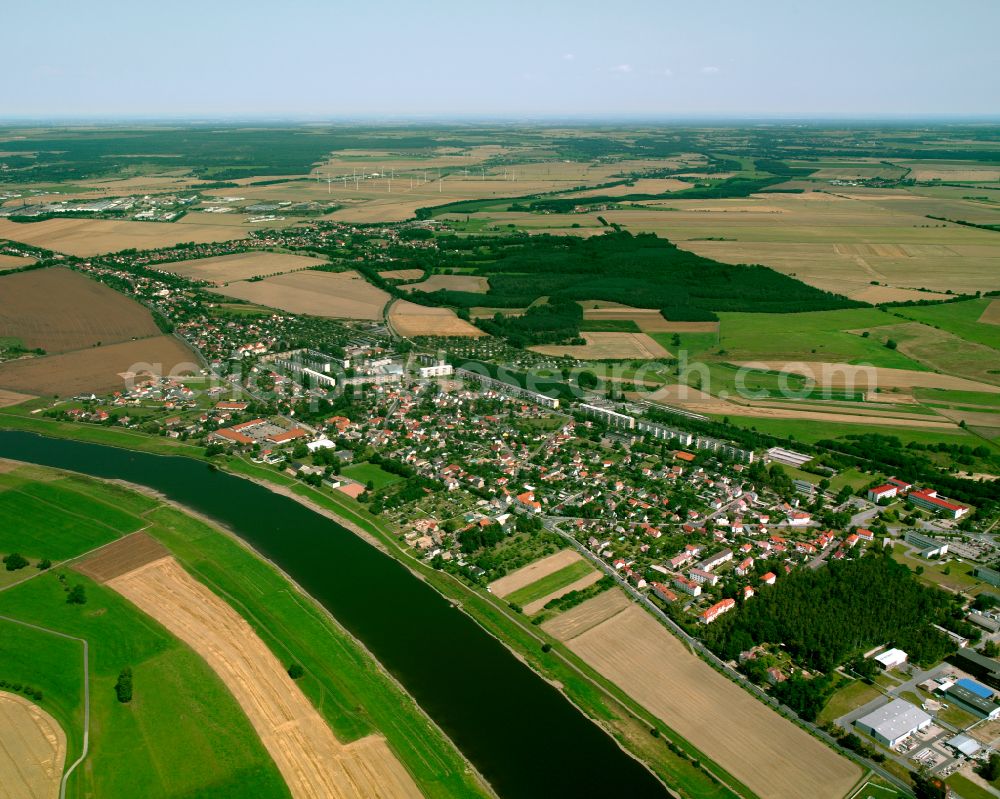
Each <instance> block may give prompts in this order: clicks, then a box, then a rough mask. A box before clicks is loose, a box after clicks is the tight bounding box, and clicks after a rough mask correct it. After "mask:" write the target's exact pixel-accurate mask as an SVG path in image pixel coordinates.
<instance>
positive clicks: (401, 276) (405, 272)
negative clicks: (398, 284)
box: [378, 269, 424, 280]
mask: <svg viewBox="0 0 1000 799" xmlns="http://www.w3.org/2000/svg"><path fill="white" fill-rule="evenodd" d="M378 275H379V277H384V278H386V280H419V279H420V278H422V277H423V276H424V270H423V269H387V270H386V271H384V272H379V273H378Z"/></svg>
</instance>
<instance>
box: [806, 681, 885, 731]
mask: <svg viewBox="0 0 1000 799" xmlns="http://www.w3.org/2000/svg"><path fill="white" fill-rule="evenodd" d="M879 696H881V692H880V691H879V690H878V689H877V688H876V687H875V686H873V685H868V684H867V683H866V682H863V681H862V680H851V681H850V682H849V683H848V684H847V685H845V686H844V687H843V688H840V689H838V690H837V692H836V693H835V694H834V695H833V696H831V697H830V699H829V700H828V701H827V703H826V707H824V708H823V710H822V711H821V712H820V714H819V718H818V719H817V721H818V723H820V724H824V723H826V722H828V721H834V720H836V719H839V718H840V717H841V716H843V715H844V714H845V713H849V712H850V711H852V710H854V709H855V708H859V707H861V706H862V705H864V704H866V703H867V702H871V701H872V700H873V699H878V697H879Z"/></svg>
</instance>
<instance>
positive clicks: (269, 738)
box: [107, 542, 421, 799]
mask: <svg viewBox="0 0 1000 799" xmlns="http://www.w3.org/2000/svg"><path fill="white" fill-rule="evenodd" d="M124 543H125V542H123V544H124ZM107 585H108V586H109V587H111V588H113V589H114V590H115V591H117V592H118V593H120V594H122V595H123V596H125V597H126V598H128V599H129V600H130V601H131V602H132V603H133V604H135V605H136V606H137V607H138V608H140V609H141V610H143V611H144V612H145V613H147V614H149V615H150V616H152V617H153V618H154V619H156V620H157V621H159V622H160V623H161V624H162V625H163V626H164V627H166V629H167V630H169V631H170V632H172V633H173V634H174V635H176V636H177V637H178V638H180V639H181V640H182V641H184V642H185V643H187V644H188V645H189V646H190V647H191V648H192V649H194V651H195V652H197V653H198V654H199V655H201V656H202V657H203V658H204V659H205V661H206V662H207V663H208V665H209V667H210V668H211V669H212V670H213V671H214V672H215V673H216V674H217V675H218V676H219V677H220V678H221V679H222V681H223V682H224V683H225V684H226V687H227V688H228V689H229V690H230V691H231V692H232V694H233V696H234V697H235V699H236V701H237V702H238V703H239V705H240V707H241V708H242V709H243V711H244V712H245V713H246V714H247V717H248V718H249V720H250V723H251V724H252V725H253V727H254V729H255V730H256V732H257V735H258V736H259V737H260V739H261V741H262V742H263V744H264V747H265V748H266V749H267V750H268V752H269V754H270V755H271V756H272V758H274V761H275V763H276V764H277V766H278V769H279V771H281V773H282V776H283V777H284V779H285V783H286V784H287V785H288V788H289V790H290V792H291V794H292V796H293V797H296V799H298V798H299V797H313V796H330V797H334V798H335V799H350V798H351V797H376V796H379V797H383V796H384V797H390V799H391V798H393V797H419V796H420V795H421V794H420V792H419V791H418V790H417V787H416V785H414V783H413V781H412V779H411V778H410V776H409V775H408V774H407V773H406V771H405V770H403V769H402V768H401V766H400V764H399V762H398V761H397V760H396V758H395V757H394V756H393V755H392V753H391V752H390V751H389V750H388V748H387V747H386V745H385V740H384V739H383V738H381V737H374V736H372V737H366V738H362V739H360V740H358V741H355V742H353V743H352V744H350V745H349V746H343V745H342V744H341V743H340V742H338V741H337V740H336V739H335V738H334V737H333V733H332V732H331V731H330V728H329V727H328V726H327V725H326V724H325V723H324V721H323V719H322V718H321V717H320V715H319V713H318V712H317V711H316V710H315V708H313V706H312V705H311V704H310V703H309V701H308V699H307V698H306V697H305V695H303V694H302V692H301V691H300V690H299V689H298V688H297V687H296V686H295V684H294V683H293V682H292V680H291V678H290V677H289V676H288V674H287V673H286V672H285V668H284V667H283V666H282V665H281V663H280V662H279V661H278V659H277V658H276V657H275V656H274V655H273V654H272V653H271V652H270V650H268V649H267V647H266V646H265V645H264V643H263V641H261V640H260V638H258V637H257V635H256V634H255V633H254V632H253V630H252V628H251V627H250V625H249V624H247V622H246V621H244V620H243V619H242V618H240V616H239V615H238V614H237V613H236V612H235V611H234V610H233V609H232V608H231V607H230V606H229V605H227V604H226V603H224V602H223V601H222V600H221V599H219V598H218V597H217V596H215V595H214V594H213V593H212V592H211V591H209V590H208V589H207V588H205V586H203V585H201V584H200V583H198V582H196V581H195V580H193V579H192V578H191V577H190V576H189V575H188V574H187V572H185V571H184V570H183V569H182V568H181V567H180V566H179V565H178V564H177V562H176V561H175V560H173V558H169V557H167V558H160V559H158V560H154V561H152V562H150V563H147V564H145V565H143V566H139V567H138V568H136V569H133V570H131V571H129V572H126V573H125V574H122V575H119V576H116V577H114V578H112V579H111V580H109V581H108V583H107Z"/></svg>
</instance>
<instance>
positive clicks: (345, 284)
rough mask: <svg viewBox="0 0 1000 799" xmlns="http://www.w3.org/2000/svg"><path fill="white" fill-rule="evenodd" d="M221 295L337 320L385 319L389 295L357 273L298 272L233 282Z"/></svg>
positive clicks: (217, 290)
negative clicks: (383, 314)
mask: <svg viewBox="0 0 1000 799" xmlns="http://www.w3.org/2000/svg"><path fill="white" fill-rule="evenodd" d="M212 290H213V291H215V292H216V293H217V294H224V295H225V296H227V297H235V298H236V299H239V300H246V301H248V302H254V303H258V304H260V305H266V306H269V307H271V308H280V309H281V310H283V311H290V312H291V313H301V314H310V315H312V316H328V317H331V318H335V319H381V318H382V309H383V308H384V307H385V304H386V302H387V301H388V300H389V295H388V294H386V293H385V292H384V291H382V289H380V288H376V287H375V286H373V285H372V284H371V283H369V282H368V281H367V280H365V279H364V278H363V277H361V275H359V274H358V273H357V272H354V271H350V272H316V271H305V272H294V273H292V274H289V275H277V276H276V277H269V278H267V279H266V280H258V281H254V282H252V283H249V282H244V281H241V282H237V283H230V284H229V285H228V286H226V287H225V288H224V289H212Z"/></svg>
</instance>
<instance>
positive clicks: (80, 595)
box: [66, 583, 87, 605]
mask: <svg viewBox="0 0 1000 799" xmlns="http://www.w3.org/2000/svg"><path fill="white" fill-rule="evenodd" d="M66 602H67V603H69V604H70V605H86V604H87V592H86V591H85V590H84V587H83V586H82V585H80V584H79V583H77V584H76V585H74V586H73V587H72V588H70V589H69V593H68V594H67V595H66Z"/></svg>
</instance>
